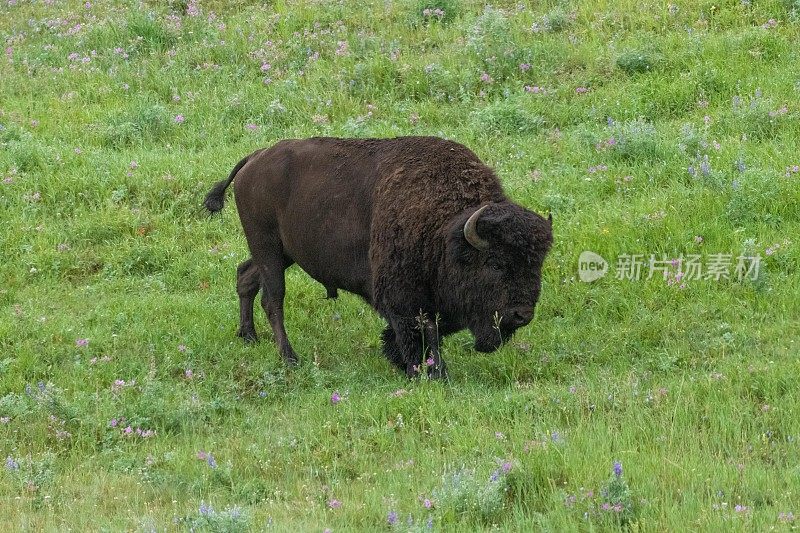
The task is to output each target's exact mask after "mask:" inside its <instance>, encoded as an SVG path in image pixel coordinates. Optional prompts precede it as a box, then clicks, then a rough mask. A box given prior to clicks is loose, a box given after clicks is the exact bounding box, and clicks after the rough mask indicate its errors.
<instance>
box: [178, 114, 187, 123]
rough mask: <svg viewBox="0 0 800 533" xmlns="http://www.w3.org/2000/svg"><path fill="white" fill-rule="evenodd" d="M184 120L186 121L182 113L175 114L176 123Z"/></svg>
mask: <svg viewBox="0 0 800 533" xmlns="http://www.w3.org/2000/svg"><path fill="white" fill-rule="evenodd" d="M184 121H186V118H185V117H184V116H183V115H175V123H176V124H183V123H184Z"/></svg>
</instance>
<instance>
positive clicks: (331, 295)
mask: <svg viewBox="0 0 800 533" xmlns="http://www.w3.org/2000/svg"><path fill="white" fill-rule="evenodd" d="M325 292H326V293H327V294H326V295H325V298H327V299H329V300H335V299H336V298H338V297H339V291H338V290H337V289H336V287H329V286H327V285H326V286H325Z"/></svg>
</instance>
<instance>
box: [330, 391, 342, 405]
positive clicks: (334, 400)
mask: <svg viewBox="0 0 800 533" xmlns="http://www.w3.org/2000/svg"><path fill="white" fill-rule="evenodd" d="M340 401H342V397H341V396H340V395H339V391H334V392H333V394H331V403H332V404H333V405H336V404H337V403H339V402H340Z"/></svg>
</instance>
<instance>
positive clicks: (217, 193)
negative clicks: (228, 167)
mask: <svg viewBox="0 0 800 533" xmlns="http://www.w3.org/2000/svg"><path fill="white" fill-rule="evenodd" d="M251 155H252V154H251ZM249 159H250V156H249V155H248V156H247V157H245V158H244V159H242V160H241V161H239V162H238V163H236V166H235V167H233V170H232V171H231V173H230V174H229V175H228V179H226V180H222V181H220V182H218V183H215V184H214V186H213V187H211V190H210V191H208V194H206V199H205V200H203V206H205V208H206V209H208V212H209V213H211V214H214V213H218V212H219V211H222V208H223V207H225V189H227V188H228V185H230V184H231V182H232V181H233V178H235V177H236V173H237V172H239V171H240V170H241V169H242V167H243V166H245V165H246V164H247V161H248V160H249Z"/></svg>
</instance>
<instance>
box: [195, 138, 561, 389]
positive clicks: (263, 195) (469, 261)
mask: <svg viewBox="0 0 800 533" xmlns="http://www.w3.org/2000/svg"><path fill="white" fill-rule="evenodd" d="M231 182H235V183H234V193H235V198H236V205H237V208H238V211H239V218H240V220H241V223H242V228H243V230H244V234H245V237H246V238H247V244H248V247H249V248H250V253H251V258H250V259H248V260H247V261H245V262H244V263H242V264H241V265H239V268H238V272H237V282H236V290H237V293H238V294H239V310H240V326H239V332H238V335H239V336H240V337H243V338H244V339H246V340H255V339H256V330H255V326H254V323H253V304H254V302H255V298H256V296H257V295H258V292H259V291H261V305H262V307H263V308H264V311H265V312H266V314H267V317H268V319H269V323H270V326H271V327H272V332H273V334H274V338H275V342H276V344H277V345H278V350H279V351H280V353H281V355H282V356H283V357H284V358H285V359H286V361H287V362H288V363H290V364H294V363H297V360H298V359H297V355H296V354H295V352H294V350H293V349H292V346H291V344H290V342H289V339H288V337H287V335H286V329H285V327H284V321H283V300H284V294H285V282H284V270H285V269H286V268H287V267H288V266H290V265H292V264H293V263H297V264H298V265H299V266H300V267H301V268H302V269H303V270H305V271H306V272H307V273H308V274H309V275H310V276H311V277H312V278H314V279H316V280H317V281H319V282H320V283H322V285H323V286H324V287H325V288H326V291H327V295H328V297H333V298H335V297H336V295H337V290H338V289H343V290H346V291H349V292H352V293H355V294H357V295H359V296H361V297H362V298H364V299H365V300H366V301H367V302H369V303H370V304H371V305H372V306H373V307H374V308H375V309H376V310H377V311H378V312H379V313H380V314H381V316H382V317H383V318H385V319H386V321H387V327H386V329H384V331H383V334H382V341H383V351H384V354H385V356H386V358H387V359H388V360H389V361H390V362H391V363H392V364H393V365H395V366H396V367H398V368H399V369H400V370H402V371H404V372H405V373H406V374H407V375H408V376H415V375H417V374H418V372H419V369H420V368H421V367H423V366H424V365H423V362H425V361H428V360H429V359H432V363H433V364H432V365H430V366H429V367H428V372H429V375H430V376H431V377H442V376H445V375H446V370H445V363H444V361H443V360H442V358H441V354H440V353H439V345H440V342H441V339H442V338H443V337H445V336H446V335H449V334H451V333H454V332H456V331H459V330H461V329H464V328H468V329H469V330H470V331H471V332H472V333H473V335H474V336H475V348H476V349H477V350H478V351H482V352H490V351H493V350H495V349H497V348H498V347H499V346H500V345H501V344H502V343H503V342H505V341H506V340H508V338H509V337H510V336H511V335H512V334H513V333H514V331H516V330H517V329H518V328H520V327H522V326H524V325H526V324H528V323H529V322H530V321H531V320H532V318H533V310H534V307H535V306H536V302H537V300H538V298H539V290H540V286H541V268H542V263H543V261H544V258H545V256H546V255H547V252H548V250H549V249H550V246H551V244H552V239H553V237H552V223H551V220H550V219H544V218H542V217H541V216H539V215H538V214H536V213H534V212H532V211H529V210H527V209H525V208H523V207H521V206H519V205H517V204H515V203H513V202H511V201H510V200H509V199H508V198H507V197H506V196H505V194H504V192H503V189H502V187H501V185H500V182H499V180H498V179H497V176H496V175H495V174H494V172H493V171H492V170H491V169H490V168H489V167H487V166H486V165H484V164H483V163H482V162H481V161H480V159H478V157H477V156H476V155H475V154H474V153H472V152H471V151H470V150H469V149H468V148H466V147H464V146H462V145H461V144H458V143H455V142H452V141H446V140H443V139H439V138H436V137H400V138H396V139H334V138H313V139H306V140H286V141H281V142H279V143H278V144H276V145H275V146H273V147H271V148H268V149H264V150H259V151H257V152H254V153H253V154H250V155H249V156H247V157H245V158H244V159H243V160H241V161H240V162H239V163H238V164H237V165H236V166H235V167H234V169H233V171H232V172H231V173H230V175H229V176H228V179H227V180H224V181H221V182H219V183H217V184H215V185H214V187H213V188H212V189H211V191H210V192H209V193H208V195H207V196H206V199H205V206H206V208H207V209H208V210H209V211H211V212H216V211H219V210H221V209H222V207H223V203H224V197H225V190H226V189H227V187H228V186H229V185H230V184H231Z"/></svg>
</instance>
